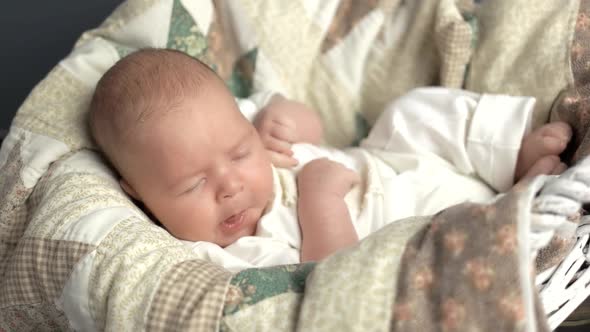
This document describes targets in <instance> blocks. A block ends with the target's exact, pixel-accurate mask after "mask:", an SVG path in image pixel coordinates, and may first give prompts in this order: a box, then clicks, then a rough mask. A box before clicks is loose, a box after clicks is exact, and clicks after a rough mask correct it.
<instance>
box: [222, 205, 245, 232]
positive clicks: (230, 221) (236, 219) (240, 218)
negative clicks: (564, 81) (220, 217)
mask: <svg viewBox="0 0 590 332" xmlns="http://www.w3.org/2000/svg"><path fill="white" fill-rule="evenodd" d="M245 215H246V210H243V211H241V212H239V213H236V214H234V215H232V216H231V217H229V218H227V219H225V220H224V221H223V227H224V228H225V229H226V230H228V231H230V230H235V229H237V228H239V227H240V226H241V225H242V224H243V223H244V217H245Z"/></svg>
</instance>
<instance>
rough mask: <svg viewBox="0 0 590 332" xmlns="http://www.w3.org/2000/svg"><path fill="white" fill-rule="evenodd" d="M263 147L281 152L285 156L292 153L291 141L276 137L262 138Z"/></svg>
mask: <svg viewBox="0 0 590 332" xmlns="http://www.w3.org/2000/svg"><path fill="white" fill-rule="evenodd" d="M264 147H266V148H267V149H268V150H272V151H275V152H278V153H282V154H285V155H287V156H292V155H293V151H292V150H291V143H289V142H286V141H283V140H280V139H277V138H275V137H272V136H267V137H265V138H264Z"/></svg>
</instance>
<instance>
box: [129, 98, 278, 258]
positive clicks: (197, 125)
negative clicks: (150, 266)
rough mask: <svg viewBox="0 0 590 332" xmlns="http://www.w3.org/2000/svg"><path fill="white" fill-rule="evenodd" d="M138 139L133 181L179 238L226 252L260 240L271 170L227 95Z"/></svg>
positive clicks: (181, 112)
mask: <svg viewBox="0 0 590 332" xmlns="http://www.w3.org/2000/svg"><path fill="white" fill-rule="evenodd" d="M138 132H139V134H138V135H137V137H135V139H136V142H138V143H139V144H136V145H135V148H133V147H132V149H131V150H130V153H129V158H127V159H128V160H129V163H128V164H129V165H130V166H131V168H130V169H131V170H132V172H131V174H132V176H130V178H128V179H127V180H128V181H129V183H130V184H131V186H132V188H133V189H134V190H135V191H136V193H137V195H138V196H139V199H140V200H141V201H143V203H144V204H145V205H146V207H148V208H149V209H150V211H151V212H152V213H153V214H154V215H155V217H156V218H158V220H159V221H160V222H161V223H162V224H163V225H164V227H166V229H167V230H168V231H169V232H170V233H171V234H172V235H174V236H175V237H177V238H179V239H183V240H189V241H209V242H214V243H216V244H218V245H220V246H223V247H225V246H227V245H229V244H231V243H233V242H235V241H236V240H237V239H238V238H240V237H243V236H248V235H254V233H255V231H256V226H257V223H258V220H259V219H260V217H261V215H262V213H263V211H264V209H265V207H266V206H267V204H268V203H269V201H270V199H271V196H272V187H273V186H272V170H271V162H270V159H269V156H268V153H267V152H266V150H265V149H264V147H263V146H262V143H261V141H260V138H259V136H258V133H257V132H256V129H255V128H254V127H253V126H252V125H251V124H250V123H249V122H248V121H247V120H246V119H245V118H244V117H243V116H242V115H241V114H240V112H239V110H238V109H237V106H236V103H235V101H234V99H233V97H231V95H230V94H229V93H228V92H227V91H225V90H224V89H221V88H210V89H207V91H205V92H204V93H202V95H201V96H199V97H197V98H193V99H189V100H186V101H184V102H183V104H181V105H180V107H179V109H175V110H172V111H170V112H167V113H166V114H163V115H159V116H156V117H153V118H150V119H148V120H147V122H146V123H145V126H144V127H142V128H141V129H140V130H138Z"/></svg>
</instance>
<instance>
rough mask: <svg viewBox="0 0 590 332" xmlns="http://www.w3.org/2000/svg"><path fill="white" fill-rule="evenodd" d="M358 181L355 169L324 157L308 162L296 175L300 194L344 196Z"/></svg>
mask: <svg viewBox="0 0 590 332" xmlns="http://www.w3.org/2000/svg"><path fill="white" fill-rule="evenodd" d="M359 182H360V177H359V175H358V174H357V173H356V172H355V171H353V170H351V169H349V168H347V167H345V166H344V165H342V164H340V163H337V162H334V161H331V160H329V159H326V158H321V159H315V160H313V161H311V162H309V163H308V164H306V165H305V166H304V167H303V169H302V170H301V171H300V172H299V174H298V176H297V188H298V190H299V193H300V195H302V194H303V195H309V194H317V195H321V196H323V195H335V196H337V197H341V198H344V196H346V194H347V193H348V192H349V191H350V189H351V188H352V187H353V186H354V185H356V184H358V183H359Z"/></svg>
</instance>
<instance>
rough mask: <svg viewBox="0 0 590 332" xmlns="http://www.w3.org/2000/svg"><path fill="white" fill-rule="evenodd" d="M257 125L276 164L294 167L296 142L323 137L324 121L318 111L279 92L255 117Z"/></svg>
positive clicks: (308, 141) (315, 140)
mask: <svg viewBox="0 0 590 332" xmlns="http://www.w3.org/2000/svg"><path fill="white" fill-rule="evenodd" d="M254 127H256V130H258V134H259V135H260V138H261V140H262V143H263V144H264V147H265V148H266V149H267V150H268V151H269V152H270V155H271V160H272V163H273V164H274V165H275V166H277V167H293V166H295V165H297V160H296V159H295V158H293V151H292V150H291V145H292V144H293V143H303V142H306V143H311V144H319V143H320V142H321V140H322V132H323V130H322V123H321V120H320V117H319V115H318V114H317V113H316V112H314V111H313V110H312V109H310V108H309V107H307V106H306V105H305V104H303V103H300V102H297V101H293V100H289V99H286V98H285V97H283V96H281V95H280V94H276V95H274V96H273V97H272V99H271V101H270V103H269V104H268V105H267V106H266V107H264V109H262V110H261V111H260V113H259V114H258V116H257V117H256V119H255V120H254Z"/></svg>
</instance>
